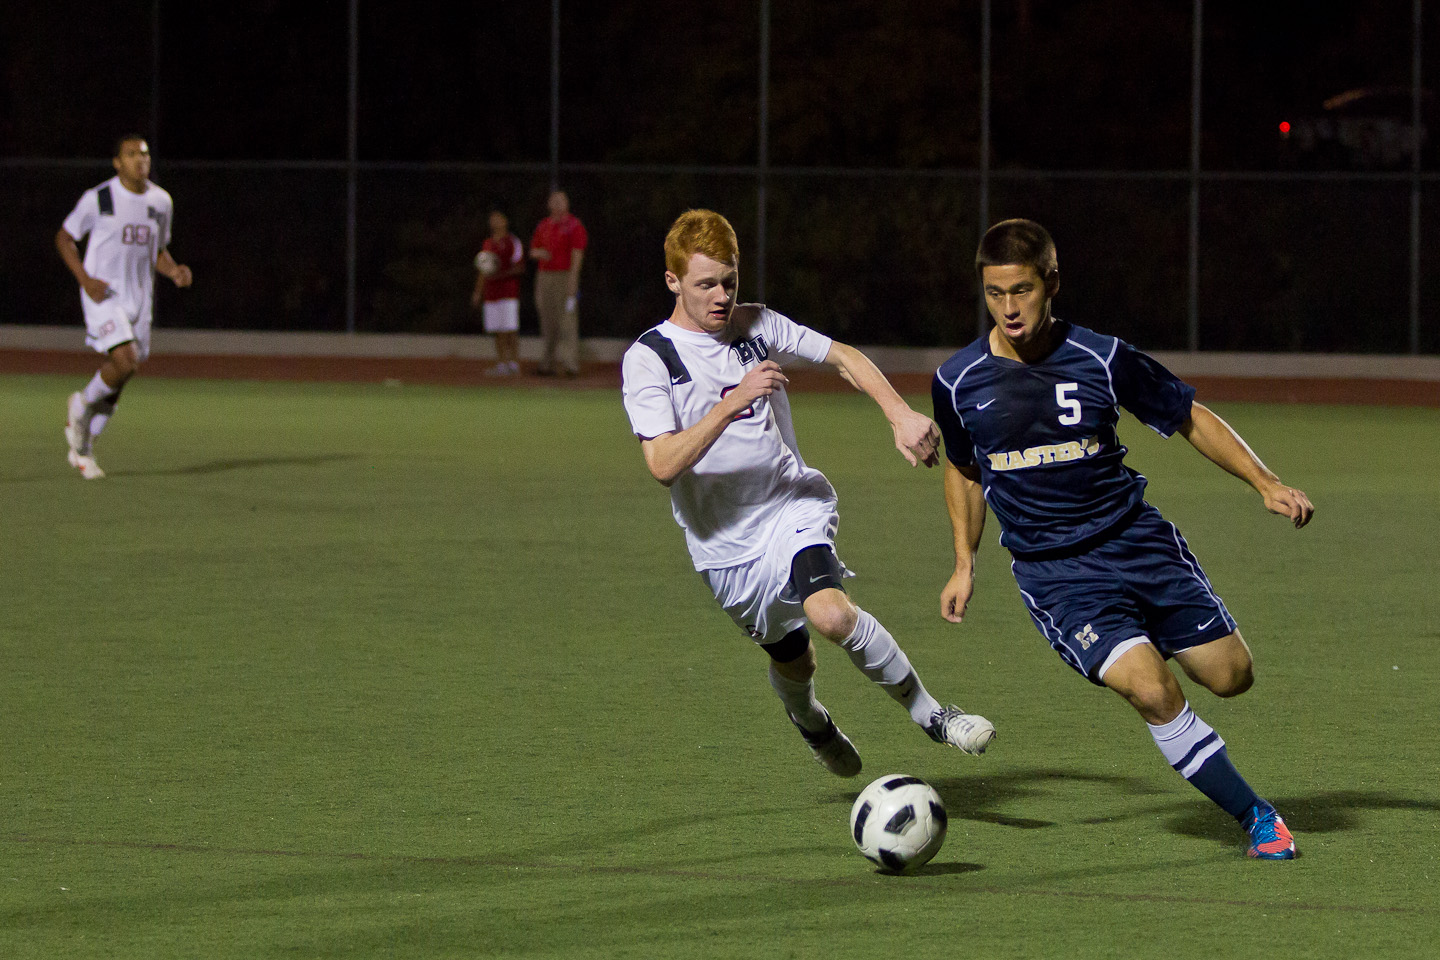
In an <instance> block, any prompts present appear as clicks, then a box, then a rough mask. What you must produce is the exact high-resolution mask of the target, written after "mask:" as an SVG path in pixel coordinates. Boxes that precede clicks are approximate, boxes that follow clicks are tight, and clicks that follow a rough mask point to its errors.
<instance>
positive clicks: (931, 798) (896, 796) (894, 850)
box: [850, 773, 949, 873]
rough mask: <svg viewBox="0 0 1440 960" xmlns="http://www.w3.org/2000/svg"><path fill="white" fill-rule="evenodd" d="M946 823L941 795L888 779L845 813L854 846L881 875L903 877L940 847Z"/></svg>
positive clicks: (907, 780)
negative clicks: (888, 872)
mask: <svg viewBox="0 0 1440 960" xmlns="http://www.w3.org/2000/svg"><path fill="white" fill-rule="evenodd" d="M948 823H949V817H947V816H946V814H945V804H944V803H942V802H941V800H940V794H938V793H936V792H935V788H934V787H932V786H930V784H928V783H926V782H925V781H924V780H921V779H920V778H919V777H907V776H902V775H900V774H894V773H892V774H888V775H886V776H883V777H881V778H880V779H879V780H876V781H875V782H874V783H872V784H870V786H868V787H866V788H865V789H864V790H861V791H860V796H858V797H856V798H855V806H853V807H851V808H850V835H851V836H852V837H854V838H855V846H857V847H859V848H860V852H861V853H863V854H865V856H866V857H868V858H869V859H870V860H872V861H874V862H875V863H876V864H878V865H879V866H881V867H884V868H885V869H886V870H892V871H894V872H895V873H907V872H909V871H911V870H915V869H916V868H918V867H921V866H924V865H925V864H927V863H929V862H930V858H931V857H933V856H935V854H937V853H939V852H940V845H941V844H943V843H944V842H945V827H946V825H947V824H948Z"/></svg>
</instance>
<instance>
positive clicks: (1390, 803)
mask: <svg viewBox="0 0 1440 960" xmlns="http://www.w3.org/2000/svg"><path fill="white" fill-rule="evenodd" d="M1267 799H1268V800H1269V801H1270V802H1271V803H1273V804H1274V805H1275V809H1277V810H1279V811H1280V813H1281V814H1282V815H1283V816H1284V817H1285V823H1286V824H1287V825H1288V826H1289V827H1290V829H1291V830H1293V831H1294V832H1295V834H1296V835H1297V837H1298V836H1300V835H1303V834H1307V833H1310V834H1315V833H1342V832H1344V831H1347V830H1358V829H1361V828H1362V827H1363V826H1365V824H1364V823H1363V820H1364V819H1365V818H1364V816H1363V814H1364V813H1365V812H1367V811H1374V810H1414V811H1419V812H1422V813H1436V812H1440V801H1437V800H1420V799H1416V798H1414V797H1405V796H1400V795H1398V794H1393V793H1382V792H1380V791H1376V790H1327V791H1325V792H1323V793H1315V794H1311V795H1309V796H1279V797H1268V798H1267ZM1165 829H1167V830H1169V831H1170V832H1171V833H1176V834H1180V835H1182V836H1187V837H1200V838H1203V839H1206V840H1214V841H1216V842H1217V843H1232V842H1233V841H1234V839H1235V821H1234V820H1232V819H1230V818H1229V817H1227V816H1226V815H1225V814H1224V813H1221V812H1220V811H1219V810H1218V809H1216V808H1214V807H1211V806H1210V805H1208V804H1205V805H1203V806H1199V807H1194V806H1190V807H1189V808H1188V809H1186V810H1185V812H1183V813H1179V814H1177V815H1176V816H1175V817H1173V818H1172V819H1170V820H1169V821H1168V822H1167V823H1166V824H1165Z"/></svg>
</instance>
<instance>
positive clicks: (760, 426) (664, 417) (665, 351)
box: [621, 309, 835, 570]
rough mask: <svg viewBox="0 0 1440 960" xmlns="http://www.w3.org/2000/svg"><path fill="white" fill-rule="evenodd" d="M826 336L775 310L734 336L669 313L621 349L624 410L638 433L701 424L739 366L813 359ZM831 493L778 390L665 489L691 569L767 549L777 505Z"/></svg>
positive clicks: (736, 378)
mask: <svg viewBox="0 0 1440 960" xmlns="http://www.w3.org/2000/svg"><path fill="white" fill-rule="evenodd" d="M831 342H832V341H831V339H830V338H829V337H827V336H825V335H823V334H820V333H817V332H816V331H814V330H811V329H810V328H809V327H804V326H801V325H800V324H798V323H796V322H794V321H793V320H791V319H790V318H788V317H785V316H782V315H780V314H778V313H776V312H775V311H773V310H769V309H766V310H762V311H761V312H760V315H759V318H758V319H757V320H756V321H755V323H754V325H753V326H752V327H751V328H750V329H749V330H748V331H747V332H744V333H741V334H738V335H737V334H736V333H735V332H734V331H733V330H732V331H727V332H726V334H725V335H720V336H711V335H710V334H706V333H698V332H695V331H691V330H686V329H684V328H682V327H679V326H676V325H675V324H673V323H671V322H670V321H669V320H666V321H664V322H663V323H660V324H658V325H657V326H655V327H652V328H651V329H650V330H649V331H647V332H646V333H645V334H643V335H642V336H641V337H640V339H639V340H637V341H636V342H635V343H633V344H631V346H630V349H629V350H627V351H625V359H624V361H623V363H622V365H621V368H622V372H623V374H624V387H623V392H624V399H625V412H626V413H627V414H629V417H630V425H631V428H632V429H633V430H634V431H635V434H636V435H637V436H639V437H641V438H642V439H647V440H648V439H651V438H653V437H657V436H659V435H661V434H662V433H676V432H679V431H681V430H686V429H689V428H690V427H693V426H695V424H697V423H699V422H700V420H701V419H702V418H703V417H704V416H705V415H706V414H707V413H709V412H710V410H711V408H712V407H714V406H715V404H717V403H719V402H720V399H721V397H723V396H724V395H725V394H727V393H729V392H730V390H732V389H733V388H734V387H735V386H736V385H737V384H739V382H740V380H741V378H743V377H744V376H745V373H746V371H747V370H749V369H750V368H751V367H753V366H754V365H755V364H757V363H760V362H762V361H764V360H767V359H769V360H774V361H776V362H777V363H780V364H782V365H783V364H784V363H785V362H786V361H788V360H790V359H793V358H794V357H803V358H805V359H806V360H812V361H815V362H817V363H818V362H821V361H823V360H824V359H825V357H826V356H827V355H828V354H829V352H830V344H831ZM806 497H809V498H817V499H828V500H834V499H835V488H834V487H832V486H830V481H828V480H826V479H825V476H824V474H822V473H821V472H820V471H819V470H815V469H812V468H810V467H807V466H806V465H805V461H804V460H802V459H801V458H800V451H799V448H798V447H797V445H796V443H795V431H794V427H793V426H792V424H791V420H790V404H789V401H788V400H787V399H786V397H785V392H784V391H783V390H782V391H778V392H776V393H774V394H772V395H771V396H770V397H768V398H761V399H760V400H757V401H756V402H755V403H754V404H753V405H752V406H751V407H750V408H749V409H748V410H746V411H745V412H744V413H742V414H741V415H740V416H739V417H737V418H736V419H735V421H734V422H733V423H731V424H730V425H729V426H728V427H726V428H725V432H724V433H722V434H721V435H720V439H718V440H716V441H715V444H714V445H713V446H712V447H711V448H710V449H709V450H707V451H706V452H705V456H703V457H701V458H700V461H699V462H698V463H696V464H695V466H694V467H692V468H691V469H689V470H687V471H686V472H685V473H683V474H682V475H681V476H680V477H679V478H678V479H677V480H676V481H675V483H674V484H672V485H671V487H670V505H671V509H672V511H673V512H674V514H675V522H676V523H678V524H680V526H681V528H682V529H683V530H684V531H685V541H686V545H687V546H688V547H689V549H690V557H691V559H692V560H694V562H695V569H696V570H711V569H718V568H722V567H732V566H735V565H737V564H741V563H746V562H748V561H750V560H753V559H755V558H756V557H758V556H760V555H761V554H763V553H764V552H765V544H766V542H767V540H768V539H769V536H770V532H771V527H772V526H773V523H774V521H775V519H776V518H777V517H778V516H779V514H780V513H781V511H782V510H783V508H784V507H785V506H786V505H787V504H789V503H791V502H793V501H795V500H797V499H801V498H806Z"/></svg>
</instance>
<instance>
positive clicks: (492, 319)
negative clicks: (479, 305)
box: [483, 297, 520, 333]
mask: <svg viewBox="0 0 1440 960" xmlns="http://www.w3.org/2000/svg"><path fill="white" fill-rule="evenodd" d="M483 307H484V310H483V313H484V318H485V332H486V333H514V332H515V331H517V330H519V329H520V301H519V299H517V298H513V297H512V298H511V299H509V300H486V301H485V303H484V304H483Z"/></svg>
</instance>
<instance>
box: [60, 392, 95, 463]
mask: <svg viewBox="0 0 1440 960" xmlns="http://www.w3.org/2000/svg"><path fill="white" fill-rule="evenodd" d="M65 442H66V443H67V444H68V445H69V447H70V453H71V454H73V455H76V456H84V455H86V454H87V453H88V452H89V450H90V408H89V406H88V405H87V404H86V403H85V398H84V397H83V396H81V395H80V394H79V393H78V392H77V393H72V394H70V399H69V401H68V402H67V403H66V405H65ZM70 463H71V465H72V466H73V465H74V463H75V461H74V460H71V461H70Z"/></svg>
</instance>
